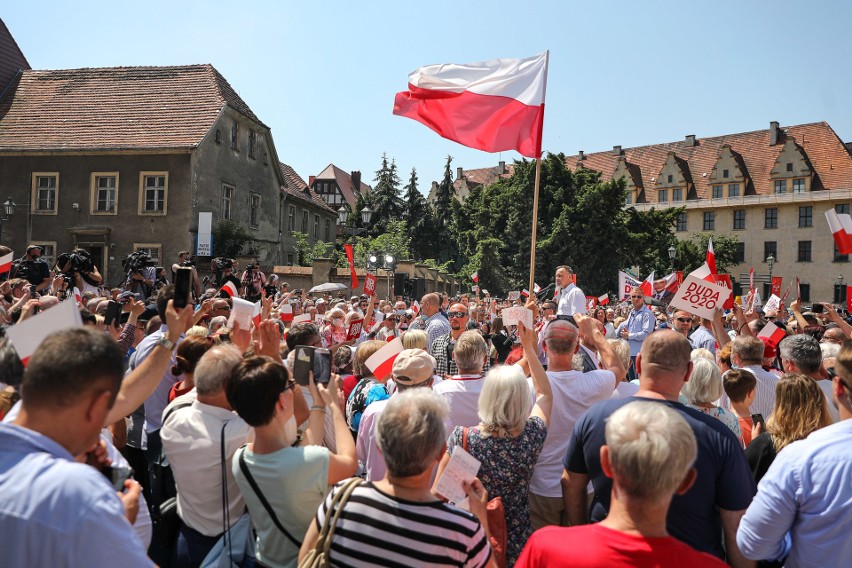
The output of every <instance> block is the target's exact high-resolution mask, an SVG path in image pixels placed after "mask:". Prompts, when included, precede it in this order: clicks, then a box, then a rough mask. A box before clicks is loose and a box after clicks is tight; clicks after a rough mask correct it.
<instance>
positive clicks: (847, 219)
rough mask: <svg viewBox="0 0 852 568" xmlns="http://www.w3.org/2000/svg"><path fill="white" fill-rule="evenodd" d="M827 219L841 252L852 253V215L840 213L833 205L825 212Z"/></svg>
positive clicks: (835, 242) (838, 250)
mask: <svg viewBox="0 0 852 568" xmlns="http://www.w3.org/2000/svg"><path fill="white" fill-rule="evenodd" d="M825 220H826V221H828V228H829V229H831V236H832V237H834V244H836V245H837V252H839V253H840V254H852V216H850V215H849V214H848V213H838V212H837V211H835V210H834V208H833V207H832V208H831V209H829V210H828V211H826V212H825Z"/></svg>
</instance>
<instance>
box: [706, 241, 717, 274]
mask: <svg viewBox="0 0 852 568" xmlns="http://www.w3.org/2000/svg"><path fill="white" fill-rule="evenodd" d="M705 262H706V263H707V267H708V268H710V274H716V253H715V252H713V239H708V240H707V256H706V259H705Z"/></svg>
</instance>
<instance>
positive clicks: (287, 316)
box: [278, 304, 293, 321]
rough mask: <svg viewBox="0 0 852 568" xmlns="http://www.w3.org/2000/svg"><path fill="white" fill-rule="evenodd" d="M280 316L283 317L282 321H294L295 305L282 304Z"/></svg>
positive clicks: (279, 309) (279, 311)
mask: <svg viewBox="0 0 852 568" xmlns="http://www.w3.org/2000/svg"><path fill="white" fill-rule="evenodd" d="M278 317H280V318H281V321H293V306H291V305H290V304H281V306H280V307H279V308H278Z"/></svg>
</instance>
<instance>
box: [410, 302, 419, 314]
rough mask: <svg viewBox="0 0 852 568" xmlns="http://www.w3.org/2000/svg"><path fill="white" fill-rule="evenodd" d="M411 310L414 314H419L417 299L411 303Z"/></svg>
mask: <svg viewBox="0 0 852 568" xmlns="http://www.w3.org/2000/svg"><path fill="white" fill-rule="evenodd" d="M411 311H412V312H414V315H416V316H417V315H420V302H418V301H417V300H414V301H413V302H412V303H411Z"/></svg>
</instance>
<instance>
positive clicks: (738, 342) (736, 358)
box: [719, 335, 780, 418]
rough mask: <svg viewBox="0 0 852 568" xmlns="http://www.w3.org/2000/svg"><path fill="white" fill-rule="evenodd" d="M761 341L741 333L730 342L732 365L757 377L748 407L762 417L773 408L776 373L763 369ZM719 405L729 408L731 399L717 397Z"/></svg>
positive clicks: (776, 380) (766, 415)
mask: <svg viewBox="0 0 852 568" xmlns="http://www.w3.org/2000/svg"><path fill="white" fill-rule="evenodd" d="M765 347H766V346H765V345H764V343H763V341H761V340H760V339H758V338H757V337H753V336H750V335H741V336H740V337H737V338H736V339H735V340H733V341H732V342H731V363H733V365H734V367H737V368H740V369H745V370H746V371H749V372H750V373H751V374H752V375H754V376H755V378H756V379H757V387H755V388H756V391H755V395H754V402H752V403H751V406H750V407H749V408H750V410H751V413H752V414H762V415H763V417H764V418H766V417H768V416H769V415H770V414H772V409H773V408H775V384H776V383H777V382H778V379H779V378H780V377H778V375H776V374H774V373H770V372H769V371H765V370H764V369H763V351H764V349H765ZM719 406H721V407H722V408H724V409H726V410H730V408H731V401H730V399H729V398H728V396H727V395H726V394H724V393H723V394H722V397H721V398H720V399H719Z"/></svg>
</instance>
